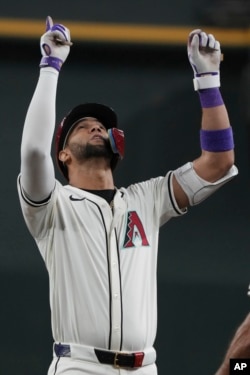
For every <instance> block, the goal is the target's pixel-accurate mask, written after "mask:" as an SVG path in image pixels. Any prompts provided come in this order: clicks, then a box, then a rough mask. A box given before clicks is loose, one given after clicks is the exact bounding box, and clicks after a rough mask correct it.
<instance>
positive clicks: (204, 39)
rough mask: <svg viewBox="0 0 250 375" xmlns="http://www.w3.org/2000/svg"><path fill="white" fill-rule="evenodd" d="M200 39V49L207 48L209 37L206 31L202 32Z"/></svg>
mask: <svg viewBox="0 0 250 375" xmlns="http://www.w3.org/2000/svg"><path fill="white" fill-rule="evenodd" d="M199 38H200V47H206V46H207V43H208V36H207V34H206V33H205V32H204V31H202V32H201V33H200V34H199Z"/></svg>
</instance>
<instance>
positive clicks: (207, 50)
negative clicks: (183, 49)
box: [187, 29, 221, 76]
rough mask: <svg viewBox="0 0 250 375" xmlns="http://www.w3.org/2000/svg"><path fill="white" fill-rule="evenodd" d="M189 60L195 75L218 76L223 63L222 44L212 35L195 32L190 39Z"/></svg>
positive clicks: (200, 31) (190, 35)
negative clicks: (221, 62)
mask: <svg viewBox="0 0 250 375" xmlns="http://www.w3.org/2000/svg"><path fill="white" fill-rule="evenodd" d="M187 51H188V58H189V62H190V64H191V66H192V68H193V71H194V75H195V76H197V75H199V76H200V75H202V74H218V73H219V69H220V61H221V49H220V42H218V41H217V40H215V38H214V36H213V35H212V34H206V33H205V32H204V31H202V30H200V29H197V30H193V31H192V32H191V33H190V34H189V37H188V45H187Z"/></svg>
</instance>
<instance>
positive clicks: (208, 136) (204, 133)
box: [200, 127, 234, 152]
mask: <svg viewBox="0 0 250 375" xmlns="http://www.w3.org/2000/svg"><path fill="white" fill-rule="evenodd" d="M200 144H201V148H202V150H205V151H210V152H223V151H229V150H232V149H233V148H234V139H233V130H232V128H231V127H229V128H226V129H220V130H203V129H201V130H200Z"/></svg>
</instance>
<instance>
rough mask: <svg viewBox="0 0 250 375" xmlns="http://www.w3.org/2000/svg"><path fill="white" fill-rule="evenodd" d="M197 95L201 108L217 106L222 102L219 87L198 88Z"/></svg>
mask: <svg viewBox="0 0 250 375" xmlns="http://www.w3.org/2000/svg"><path fill="white" fill-rule="evenodd" d="M199 97H200V102H201V106H202V108H211V107H218V106H219V105H223V104H224V102H223V99H222V96H221V93H220V89H219V87H213V88H210V89H202V90H199Z"/></svg>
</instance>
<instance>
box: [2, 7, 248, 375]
mask: <svg viewBox="0 0 250 375" xmlns="http://www.w3.org/2000/svg"><path fill="white" fill-rule="evenodd" d="M47 15H51V16H52V18H54V20H55V22H64V23H65V25H66V26H69V25H72V27H73V29H72V30H75V34H74V32H72V40H73V42H74V45H73V47H72V49H71V53H70V55H69V57H68V59H67V62H66V63H65V64H64V66H63V68H62V71H61V74H60V80H59V84H58V95H57V122H58V123H59V122H60V120H61V119H62V117H63V116H64V115H65V114H66V113H67V112H68V111H69V110H70V109H71V108H72V107H74V106H75V105H77V104H80V103H81V102H85V101H97V102H102V103H104V104H107V105H110V106H112V107H113V108H114V109H115V111H116V112H117V113H118V115H119V122H120V127H121V128H122V129H124V131H125V134H126V157H125V159H124V160H123V161H122V162H121V163H120V165H119V168H117V170H116V172H115V179H116V185H117V186H127V185H129V184H130V183H133V182H137V181H141V180H145V179H147V178H150V177H156V176H158V175H164V174H165V173H166V172H167V171H168V170H169V169H174V168H177V167H178V166H180V165H182V164H184V163H185V162H187V161H189V160H192V159H193V158H195V157H196V156H198V155H199V153H200V147H199V127H200V119H201V110H200V104H199V99H198V97H197V93H195V92H194V90H193V83H192V78H193V72H192V69H191V67H190V65H189V62H188V59H187V54H186V39H187V36H188V33H189V32H190V31H191V30H193V29H194V28H203V29H204V30H205V31H206V32H216V34H215V36H216V38H217V39H219V40H220V41H221V44H222V50H223V53H224V56H225V59H224V61H223V63H222V65H221V81H222V87H221V91H222V94H223V97H224V101H225V102H226V104H227V107H228V111H229V115H230V119H231V124H232V126H233V129H234V136H235V144H236V165H237V166H238V168H239V175H238V177H237V178H235V179H234V180H233V181H232V182H230V183H229V184H227V185H225V186H224V187H223V188H222V189H221V190H219V191H218V192H217V193H216V194H215V195H214V196H212V197H211V198H209V199H208V200H207V201H205V202H204V203H202V204H201V205H199V206H196V207H194V208H192V209H190V210H189V213H188V215H186V216H185V217H183V218H178V219H173V220H172V221H171V222H169V223H168V224H167V225H166V226H165V227H163V228H162V229H161V237H160V247H159V266H158V286H159V289H158V304H159V320H158V334H157V338H156V343H155V346H156V349H157V352H158V360H157V364H158V368H159V374H162V375H163V374H171V375H180V374H183V373H184V371H185V375H200V374H202V375H212V374H214V372H215V371H216V369H217V367H218V366H219V364H220V362H221V360H222V358H223V355H224V353H225V350H226V347H227V345H228V342H229V340H230V338H231V337H232V335H233V333H234V330H235V329H236V327H237V325H238V324H239V323H240V322H241V321H242V319H243V318H244V317H245V315H246V314H247V313H248V311H249V307H250V302H249V298H248V297H247V289H248V285H249V283H250V272H249V266H250V251H249V239H250V233H249V232H250V226H249V208H250V206H249V202H250V198H249V182H250V181H249V161H250V159H249V158H250V153H249V140H250V139H249V135H250V133H249V130H250V110H249V108H250V90H249V87H250V54H249V53H250V24H249V23H250V21H249V20H250V3H249V0H245V1H243V0H237V1H236V0H234V1H233V0H232V1H222V0H221V1H219V0H217V1H216V0H214V1H210V2H209V3H208V2H207V1H205V0H199V1H198V0H192V1H188V2H187V1H185V0H176V1H174V2H171V3H170V2H166V1H163V0H156V1H154V2H151V1H148V0H143V1H142V0H140V1H139V0H133V1H131V0H128V1H127V2H125V3H124V2H117V1H114V0H102V1H97V0H92V1H91V2H89V1H88V2H87V1H80V0H78V1H74V0H72V1H71V2H70V3H69V2H68V1H60V2H59V1H55V2H53V3H52V2H49V1H47V0H45V1H43V2H38V3H37V2H34V3H32V4H31V3H30V2H29V1H28V0H23V1H22V2H17V1H14V2H9V3H8V2H2V3H1V4H0V47H1V49H0V51H1V52H0V54H1V58H0V87H1V88H0V108H1V110H0V124H1V137H0V149H1V159H2V163H1V170H2V173H1V177H2V180H1V186H0V189H1V196H2V207H1V210H0V219H1V220H0V224H1V235H0V246H1V252H0V285H1V290H2V293H1V309H0V322H1V341H0V350H1V356H2V360H1V361H0V374H6V375H16V373H18V374H23V375H34V374H36V375H44V374H46V373H47V369H48V366H49V363H50V360H51V354H52V336H51V328H50V310H49V293H48V277H47V271H46V269H45V266H44V264H43V261H42V258H41V257H40V254H39V252H38V250H37V248H36V245H35V243H34V241H33V239H32V238H31V236H30V235H29V233H28V230H27V228H26V226H25V224H24V221H23V217H22V214H21V210H20V207H19V201H18V197H17V189H16V178H17V175H18V173H19V166H20V142H21V135H22V128H23V123H24V119H25V115H26V111H27V108H28V105H29V103H30V100H31V97H32V95H33V92H34V89H35V86H36V83H37V79H38V74H39V67H38V65H39V62H40V45H39V39H40V35H42V34H43V32H44V24H45V18H46V16H47ZM20 21H21V23H20ZM76 24H77V25H78V27H76V28H75V29H74V25H76ZM92 24H93V25H94V26H95V27H96V30H98V27H99V28H100V32H99V33H97V34H98V35H97V36H96V37H95V38H90V34H88V31H89V32H90V26H91V25H92ZM25 25H27V29H26V28H25ZM79 25H80V26H81V25H82V26H84V25H85V26H86V28H85V29H84V30H85V31H82V30H81V27H80V29H79ZM107 25H108V26H111V31H112V32H111V36H105V35H106V34H105V33H104V31H105V30H106V29H105V27H106V26H107ZM131 25H132V26H133V27H132V31H131V29H127V30H128V34H127V35H126V38H125V39H126V40H125V41H124V38H122V36H121V34H120V27H121V26H125V28H126V26H129V27H130V26H131ZM159 27H161V28H162V29H161V33H160V35H162V36H164V38H163V40H162V41H161V42H159V39H157V37H154V35H155V34H154V32H155V30H158V31H159V29H158V28H159ZM141 28H144V30H146V31H148V32H149V35H150V36H152V38H149V39H150V40H149V39H146V40H140V41H138V38H137V36H138V33H139V32H140V30H141ZM145 28H146V29H145ZM129 30H130V31H129ZM102 32H103V33H102ZM102 35H103V37H102ZM143 35H144V34H143ZM114 40H115V41H114ZM57 177H58V179H60V180H61V181H62V182H64V181H63V180H62V178H61V176H60V175H59V174H58V175H57Z"/></svg>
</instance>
